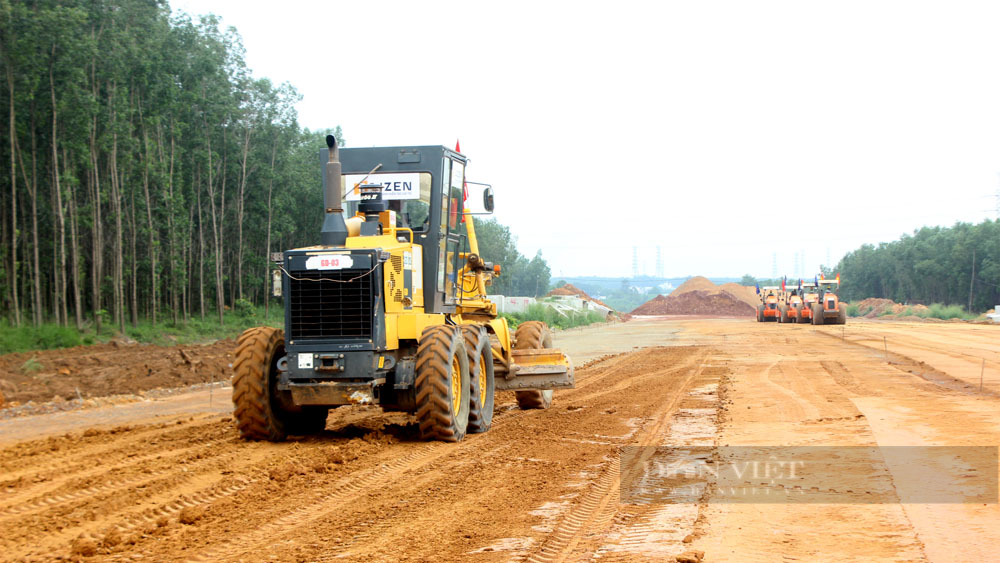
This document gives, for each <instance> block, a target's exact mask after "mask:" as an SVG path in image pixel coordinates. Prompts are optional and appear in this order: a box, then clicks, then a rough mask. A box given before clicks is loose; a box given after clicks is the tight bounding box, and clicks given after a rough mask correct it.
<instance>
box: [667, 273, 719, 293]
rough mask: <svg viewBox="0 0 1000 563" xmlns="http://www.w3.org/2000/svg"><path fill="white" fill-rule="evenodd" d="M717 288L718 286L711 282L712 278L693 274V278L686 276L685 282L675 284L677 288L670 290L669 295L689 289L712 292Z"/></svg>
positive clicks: (685, 291)
mask: <svg viewBox="0 0 1000 563" xmlns="http://www.w3.org/2000/svg"><path fill="white" fill-rule="evenodd" d="M718 290H719V286H717V285H715V284H714V283H712V280H710V279H708V278H706V277H703V276H694V277H693V278H688V280H687V281H686V282H684V283H682V284H681V285H679V286H677V289H675V290H673V291H671V292H670V295H680V294H682V293H687V292H689V291H708V292H714V291H718Z"/></svg>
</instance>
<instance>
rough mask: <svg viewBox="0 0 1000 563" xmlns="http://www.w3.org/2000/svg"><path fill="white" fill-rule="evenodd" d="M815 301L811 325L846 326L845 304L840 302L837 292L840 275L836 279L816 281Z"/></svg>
mask: <svg viewBox="0 0 1000 563" xmlns="http://www.w3.org/2000/svg"><path fill="white" fill-rule="evenodd" d="M816 287H817V292H818V294H817V300H816V302H815V303H813V304H812V324H814V325H821V324H831V325H842V324H847V304H846V303H841V302H840V297H838V296H837V290H838V289H839V288H840V274H837V278H836V279H832V280H823V279H821V280H817V281H816Z"/></svg>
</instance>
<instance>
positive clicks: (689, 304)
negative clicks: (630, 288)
mask: <svg viewBox="0 0 1000 563" xmlns="http://www.w3.org/2000/svg"><path fill="white" fill-rule="evenodd" d="M631 314H633V315H702V316H712V317H752V316H753V315H754V314H756V309H754V308H753V307H751V306H750V305H749V304H747V303H744V302H743V301H741V300H740V299H737V298H736V297H733V296H732V295H731V294H729V293H728V292H725V291H721V292H719V293H709V292H707V291H687V292H684V293H681V294H680V295H674V294H671V295H670V296H668V297H664V296H662V295H657V296H656V297H654V298H653V299H652V300H650V301H647V302H646V303H644V304H642V305H640V306H639V308H637V309H636V310H634V311H632V313H631Z"/></svg>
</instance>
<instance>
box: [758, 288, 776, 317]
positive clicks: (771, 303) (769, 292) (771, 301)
mask: <svg viewBox="0 0 1000 563" xmlns="http://www.w3.org/2000/svg"><path fill="white" fill-rule="evenodd" d="M780 291H781V287H779V286H776V285H769V286H764V287H762V288H760V290H759V292H758V297H759V298H760V305H757V322H759V323H764V322H777V321H779V320H780V319H781V309H779V307H778V294H779V292H780Z"/></svg>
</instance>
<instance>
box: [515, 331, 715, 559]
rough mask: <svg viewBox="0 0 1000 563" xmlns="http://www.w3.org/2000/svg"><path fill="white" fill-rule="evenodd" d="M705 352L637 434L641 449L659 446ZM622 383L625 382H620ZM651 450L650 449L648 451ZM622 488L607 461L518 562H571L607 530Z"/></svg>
mask: <svg viewBox="0 0 1000 563" xmlns="http://www.w3.org/2000/svg"><path fill="white" fill-rule="evenodd" d="M706 356H707V352H706V351H702V352H701V353H700V354H698V355H696V356H695V357H692V358H691V362H690V363H697V364H701V365H699V366H698V367H697V368H696V369H695V370H694V371H692V372H691V373H690V374H688V375H687V376H685V377H684V378H683V379H682V381H681V383H680V385H678V386H677V388H676V389H674V390H672V393H671V395H669V396H668V397H666V398H664V400H663V402H662V403H660V407H659V409H658V410H657V411H656V412H655V413H654V414H653V415H652V417H651V419H650V422H648V423H647V424H645V425H643V427H642V428H641V429H640V430H639V432H638V433H637V436H638V437H637V438H636V441H637V442H638V444H639V445H640V446H650V445H653V446H655V445H658V443H659V440H660V438H661V437H662V434H663V431H664V428H665V427H666V426H667V424H668V423H669V422H670V419H671V415H672V414H673V411H674V409H675V408H676V407H677V405H678V404H679V403H680V402H681V400H682V399H683V398H684V396H685V393H686V392H687V391H688V389H689V387H690V385H691V383H692V382H693V381H694V380H695V379H696V378H698V377H699V376H700V375H701V374H702V372H703V370H704V364H703V360H704V359H705V357H706ZM623 383H624V382H623ZM650 450H651V449H650ZM651 455H652V451H645V450H644V451H643V452H642V453H641V455H639V456H636V458H635V459H634V460H632V464H631V466H630V467H629V470H634V469H635V468H636V467H637V466H639V465H641V464H642V463H645V462H648V459H649V457H650V456H651ZM620 487H621V467H620V463H616V461H615V460H614V459H607V460H606V462H605V466H604V468H603V470H602V471H601V473H600V475H599V476H598V478H597V479H596V480H595V481H594V482H593V484H592V486H591V487H590V488H589V490H588V491H587V493H586V494H585V495H584V497H583V498H582V500H581V501H580V502H579V503H578V504H576V505H575V506H574V507H573V508H572V509H571V510H570V511H569V512H568V513H567V514H566V515H565V516H564V517H563V519H562V521H561V522H560V523H559V524H558V525H557V526H556V528H555V529H554V531H553V532H552V533H551V534H549V535H548V537H547V538H546V539H545V541H544V542H543V543H542V544H541V546H540V548H539V549H538V550H537V551H535V552H534V553H531V554H529V555H528V556H526V557H524V558H522V559H517V560H519V561H530V562H532V563H548V562H551V561H564V560H567V559H568V558H570V557H571V556H572V555H573V554H574V551H575V550H576V549H577V547H578V546H579V545H580V544H581V542H583V541H585V536H586V535H588V534H593V533H596V532H599V531H603V530H606V529H607V527H608V525H609V524H610V523H611V522H612V520H613V518H614V516H615V513H616V511H617V510H618V500H619V499H618V496H619V493H620Z"/></svg>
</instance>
